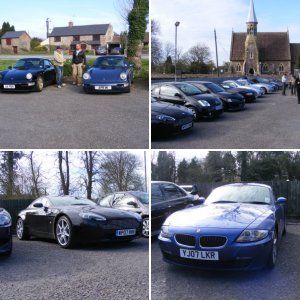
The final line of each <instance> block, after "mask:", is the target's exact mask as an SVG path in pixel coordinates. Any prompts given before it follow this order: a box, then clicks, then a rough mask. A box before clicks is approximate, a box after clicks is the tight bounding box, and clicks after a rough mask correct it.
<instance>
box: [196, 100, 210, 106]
mask: <svg viewBox="0 0 300 300" xmlns="http://www.w3.org/2000/svg"><path fill="white" fill-rule="evenodd" d="M198 103H199V104H200V105H202V106H210V104H209V103H208V102H207V101H206V100H198Z"/></svg>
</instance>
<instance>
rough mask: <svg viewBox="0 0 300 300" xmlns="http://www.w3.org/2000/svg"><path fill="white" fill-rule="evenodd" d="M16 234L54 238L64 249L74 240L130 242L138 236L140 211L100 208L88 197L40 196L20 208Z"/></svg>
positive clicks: (140, 230) (140, 223)
mask: <svg viewBox="0 0 300 300" xmlns="http://www.w3.org/2000/svg"><path fill="white" fill-rule="evenodd" d="M16 230H17V236H18V238H19V239H20V240H24V239H28V238H29V237H30V236H35V237H40V238H49V239H56V241H57V242H58V244H59V245H60V246H61V247H63V248H71V247H72V246H73V245H74V244H76V243H77V242H85V243H88V242H99V241H130V240H133V239H135V238H138V237H140V236H141V232H142V218H141V216H140V215H139V214H136V213H131V212H126V211H122V210H117V209H112V208H105V207H100V206H99V205H97V204H95V203H94V202H93V201H91V200H88V199H76V198H73V197H70V196H62V197H50V196H43V197H40V198H38V199H36V200H35V201H33V202H32V203H31V204H30V205H29V206H28V207H27V208H26V209H24V210H22V211H21V212H20V213H19V215H18V218H17V226H16Z"/></svg>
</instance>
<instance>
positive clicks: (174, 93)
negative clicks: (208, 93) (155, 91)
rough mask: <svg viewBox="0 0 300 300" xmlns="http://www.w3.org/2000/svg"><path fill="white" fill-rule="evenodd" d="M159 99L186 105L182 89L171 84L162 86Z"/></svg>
mask: <svg viewBox="0 0 300 300" xmlns="http://www.w3.org/2000/svg"><path fill="white" fill-rule="evenodd" d="M158 99H159V100H162V101H166V102H170V103H173V104H179V105H184V104H185V103H186V100H185V96H184V95H183V94H182V93H181V92H180V90H179V89H177V88H176V87H174V86H172V85H169V84H166V85H161V86H160V90H159V95H158Z"/></svg>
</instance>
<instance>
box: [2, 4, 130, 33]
mask: <svg viewBox="0 0 300 300" xmlns="http://www.w3.org/2000/svg"><path fill="white" fill-rule="evenodd" d="M124 1H125V0H109V1H105V0H88V1H82V0H72V1H71V0H64V1H58V0H51V1H49V0H44V1H36V0H27V1H24V0H13V1H5V4H2V5H1V10H0V25H1V26H2V24H3V22H9V23H10V24H11V25H14V26H15V29H16V30H17V31H18V30H26V31H27V32H28V33H29V35H30V36H31V37H39V38H42V39H45V38H46V19H47V18H49V19H50V20H51V23H50V29H53V27H61V26H68V22H69V21H73V22H74V25H89V24H107V23H111V24H112V25H113V29H114V31H115V32H117V33H120V32H121V31H124V30H125V29H126V25H125V22H124V20H123V18H122V17H121V12H120V7H122V3H124ZM120 4H121V6H120ZM50 32H51V30H50Z"/></svg>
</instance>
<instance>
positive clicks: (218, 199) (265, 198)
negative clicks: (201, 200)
mask: <svg viewBox="0 0 300 300" xmlns="http://www.w3.org/2000/svg"><path fill="white" fill-rule="evenodd" d="M205 203H254V204H271V193H270V189H269V188H268V187H265V186H260V185H227V186H222V187H219V188H216V189H214V190H213V191H212V192H211V194H210V195H209V196H208V197H207V199H206V200H205Z"/></svg>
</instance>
